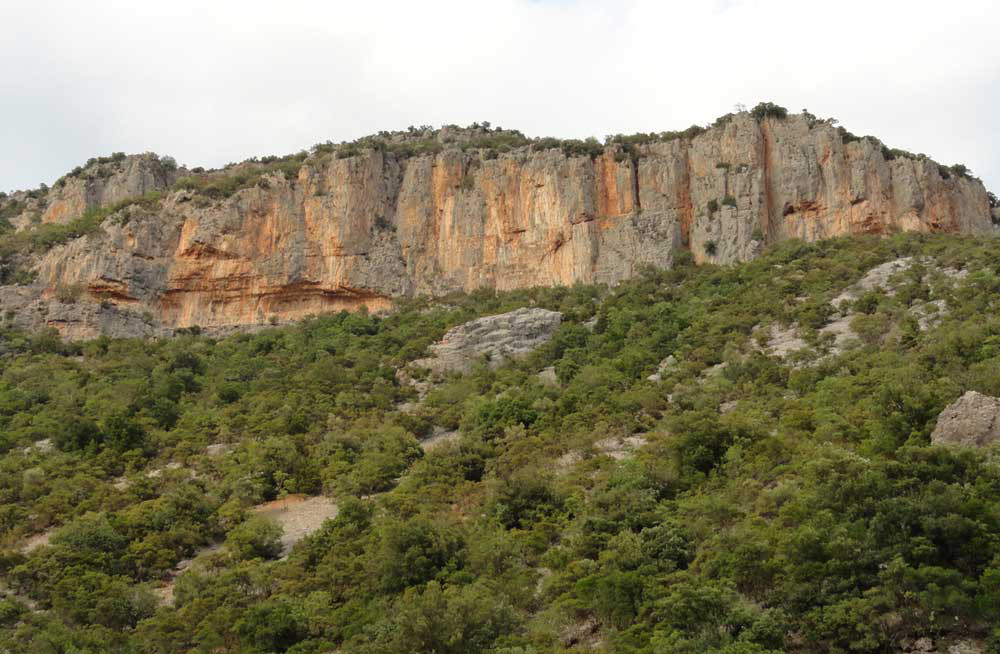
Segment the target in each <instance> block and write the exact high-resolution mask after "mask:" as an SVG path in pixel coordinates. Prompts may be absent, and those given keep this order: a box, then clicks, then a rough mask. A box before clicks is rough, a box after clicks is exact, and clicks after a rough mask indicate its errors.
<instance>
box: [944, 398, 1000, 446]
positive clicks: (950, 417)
mask: <svg viewBox="0 0 1000 654" xmlns="http://www.w3.org/2000/svg"><path fill="white" fill-rule="evenodd" d="M997 441H1000V398H995V397H990V396H989V395H983V394H982V393H977V392H976V391H967V392H966V393H965V394H964V395H962V397H960V398H958V399H957V400H955V401H954V402H953V403H951V404H949V405H948V406H947V407H945V409H944V410H943V411H942V412H941V414H940V415H939V416H938V421H937V426H936V427H934V431H933V433H931V442H932V443H933V444H935V445H957V446H963V447H986V446H988V445H991V444H993V443H996V442H997Z"/></svg>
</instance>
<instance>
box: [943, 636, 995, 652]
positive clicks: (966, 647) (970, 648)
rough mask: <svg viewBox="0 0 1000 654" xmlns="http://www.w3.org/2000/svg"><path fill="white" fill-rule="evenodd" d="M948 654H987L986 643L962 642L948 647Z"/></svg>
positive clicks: (975, 641)
mask: <svg viewBox="0 0 1000 654" xmlns="http://www.w3.org/2000/svg"><path fill="white" fill-rule="evenodd" d="M948 654H986V643H984V642H982V641H979V640H971V639H966V640H960V641H958V642H955V643H952V644H951V645H949V646H948Z"/></svg>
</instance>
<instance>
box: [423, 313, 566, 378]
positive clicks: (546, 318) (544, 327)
mask: <svg viewBox="0 0 1000 654" xmlns="http://www.w3.org/2000/svg"><path fill="white" fill-rule="evenodd" d="M561 322H562V314H561V313H559V312H558V311H548V310H546V309H529V308H522V309H517V310H516V311H511V312H509V313H501V314H499V315H496V316H486V317H484V318H478V319H476V320H472V321H470V322H467V323H465V324H463V325H459V326H458V327H455V328H453V329H450V330H448V333H446V334H445V335H444V338H443V339H441V341H440V342H438V343H435V344H434V345H432V346H431V347H430V350H431V352H432V354H433V356H431V357H428V358H426V359H419V360H417V361H415V362H414V365H416V366H419V367H423V368H429V369H431V370H432V371H433V372H437V373H447V372H463V373H464V372H468V371H469V370H471V369H472V367H473V366H474V365H475V364H476V363H477V362H479V361H484V362H486V363H487V365H489V366H490V367H494V368H495V367H497V366H499V365H500V364H502V363H503V362H504V360H506V359H517V358H520V357H522V356H525V355H527V354H529V353H530V352H531V351H532V350H534V349H535V348H537V347H538V346H539V345H542V344H543V343H545V342H546V341H548V340H549V339H550V338H552V334H553V333H555V330H556V328H557V327H559V324H560V323H561Z"/></svg>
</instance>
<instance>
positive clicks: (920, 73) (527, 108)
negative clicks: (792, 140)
mask: <svg viewBox="0 0 1000 654" xmlns="http://www.w3.org/2000/svg"><path fill="white" fill-rule="evenodd" d="M998 38H1000V12H998V11H997V10H996V9H995V7H994V5H993V2H990V1H987V0H981V1H980V0H953V2H951V3H950V4H947V5H946V4H945V3H941V2H939V1H935V2H925V1H923V0H865V1H856V0H838V1H837V2H829V1H823V2H813V1H811V0H697V1H695V0H684V1H673V0H626V1H614V2H598V1H597V0H534V1H531V0H491V1H489V2H478V1H475V0H462V1H458V0H454V1H453V0H440V1H435V0H425V1H424V2H410V1H406V2H382V1H378V0H367V1H366V2H351V3H347V2H338V1H335V0H331V1H328V2H319V1H316V2H305V1H295V0H285V1H283V2H273V3H270V2H260V3H257V2H253V1H251V0H240V1H238V2H221V1H220V2H205V1H204V0H201V1H199V2H188V1H186V0H172V1H171V2H155V3H153V2H148V3H147V2H137V1H135V0H129V1H124V0H102V2H97V3H89V2H76V1H65V2H55V1H46V0H23V1H22V0H5V1H4V2H3V4H2V6H0V85H2V86H0V89H2V90H0V143H2V147H0V189H3V190H11V189H15V188H29V187H35V186H37V185H38V184H39V183H40V182H46V183H50V184H51V183H52V182H53V181H54V180H55V179H56V178H58V177H59V176H60V175H62V174H63V173H65V172H67V171H68V170H70V169H71V168H72V167H73V166H75V165H78V164H81V163H83V162H84V161H85V160H86V159H87V158H89V157H92V156H97V155H104V154H108V153H110V152H112V151H118V150H121V151H126V152H143V151H147V150H152V151H155V152H158V153H160V154H170V155H172V156H174V157H175V158H176V159H177V160H178V161H179V162H181V163H184V164H187V165H189V166H197V165H202V166H218V165H222V164H225V163H226V162H229V161H238V160H241V159H245V158H246V157H249V156H258V155H267V154H287V153H289V152H294V151H297V150H300V149H302V148H306V147H308V146H310V145H312V144H314V143H317V142H320V141H325V140H327V139H330V140H333V141H341V140H347V139H354V138H357V137H359V136H362V135H365V134H369V133H373V132H377V131H379V130H382V129H401V128H405V127H406V126H408V125H421V124H433V125H439V124H443V123H458V124H463V125H464V124H468V123H471V122H473V121H482V120H489V121H491V122H492V123H493V124H494V125H502V126H504V127H511V128H517V129H520V130H521V131H523V132H525V133H526V134H527V135H529V136H560V137H585V136H597V137H598V138H600V137H603V136H604V135H605V134H610V133H617V132H625V133H628V132H636V131H663V130H668V129H683V128H685V127H687V126H689V125H691V124H692V123H699V124H705V123H709V122H711V121H712V120H713V119H714V118H715V117H717V116H719V115H721V114H723V113H726V112H728V111H731V110H732V107H733V105H734V104H735V103H737V102H742V103H744V104H747V105H752V104H754V103H756V102H758V101H760V100H771V101H774V102H777V103H779V104H782V105H784V106H786V107H788V108H789V109H792V110H796V111H797V110H799V109H801V108H808V109H809V110H810V111H812V112H813V113H815V114H817V115H818V116H820V117H829V116H834V117H836V118H838V119H839V120H840V121H841V124H843V125H844V126H845V127H847V128H848V129H849V130H851V131H852V132H854V133H856V134H859V135H862V134H872V135H875V136H878V137H879V138H881V139H882V140H883V141H885V143H886V144H888V145H889V146H890V147H898V148H903V149H907V150H911V151H913V152H924V153H926V154H928V155H930V156H932V157H933V158H935V159H937V160H938V161H941V162H942V163H946V164H951V163H957V162H961V163H964V164H966V165H968V166H969V167H970V168H971V169H972V170H973V172H974V173H975V174H977V175H979V176H980V177H982V178H983V180H984V182H986V185H987V187H988V188H991V189H993V190H995V191H998V192H1000V129H998V128H997V124H996V123H997V121H998V115H1000V112H998V109H997V108H998V107H1000V48H998V47H997V41H998Z"/></svg>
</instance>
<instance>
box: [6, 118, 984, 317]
mask: <svg viewBox="0 0 1000 654" xmlns="http://www.w3.org/2000/svg"><path fill="white" fill-rule="evenodd" d="M430 137H431V138H435V139H437V140H438V141H437V142H438V145H439V147H438V148H437V149H439V150H440V151H439V152H436V153H434V154H425V155H416V156H413V155H407V156H404V155H401V154H399V152H398V151H395V150H392V149H386V148H368V149H358V150H357V151H355V152H350V153H344V154H345V155H346V154H349V155H350V156H344V157H343V158H340V155H338V156H331V155H330V154H328V153H326V154H321V153H319V152H318V151H317V152H315V153H313V154H312V155H310V156H309V157H307V158H305V159H304V160H303V161H302V162H301V166H299V167H298V168H297V170H293V171H291V172H290V173H288V174H279V173H273V172H272V173H267V172H265V173H261V174H260V176H259V180H258V181H257V182H256V183H255V184H252V185H249V186H248V187H247V188H242V189H240V190H237V191H236V192H235V193H233V194H231V195H228V196H222V197H217V196H211V195H204V194H200V193H198V192H196V191H194V192H193V191H190V190H183V189H178V188H176V186H175V189H174V190H172V191H169V192H168V193H166V194H165V196H164V198H163V199H162V201H160V202H159V203H158V205H157V206H133V207H129V208H127V209H123V210H122V212H120V213H119V214H117V215H115V216H112V217H110V218H109V219H108V220H107V221H106V222H105V223H104V225H103V226H102V229H101V230H100V231H99V232H98V233H96V234H94V235H91V236H86V237H82V238H80V239H77V240H75V241H72V242H69V243H67V244H66V245H63V246H60V247H56V248H54V249H52V250H51V251H49V252H48V253H47V254H46V255H45V256H43V257H41V258H40V259H38V260H36V261H35V262H34V263H33V268H34V270H35V272H36V273H37V276H36V278H37V282H36V283H35V284H34V285H32V286H30V287H26V288H28V289H29V295H30V297H31V299H30V304H37V303H41V305H40V306H44V307H47V309H48V310H47V311H42V310H37V309H33V310H32V311H30V312H29V311H27V307H28V305H27V304H25V303H24V302H23V297H22V296H23V294H20V293H14V294H11V293H7V294H2V295H0V308H5V309H14V310H15V311H17V312H18V313H22V314H24V315H22V316H19V317H18V320H19V321H20V322H22V323H26V324H31V325H33V326H38V325H45V324H48V325H52V326H55V327H57V328H59V329H60V330H62V331H64V332H65V333H69V334H72V335H74V336H77V337H84V336H88V335H89V336H93V335H96V334H98V333H100V332H101V330H102V329H105V330H106V329H107V328H108V324H109V322H111V323H114V324H115V325H117V326H118V327H120V328H121V329H124V330H129V329H132V327H133V326H134V325H136V324H137V323H143V324H147V325H148V329H149V330H152V331H156V330H169V329H172V328H177V327H190V326H195V325H197V326H201V327H207V328H225V327H234V326H247V325H260V324H267V323H268V322H272V321H279V322H283V321H288V320H295V319H298V318H301V317H304V316H306V315H309V314H314V313H320V312H325V311H332V310H340V309H347V310H354V309H358V308H360V307H361V306H366V307H367V308H368V309H370V310H382V309H388V308H390V307H391V306H392V303H393V299H394V298H397V297H401V296H412V295H417V294H434V295H436V294H443V293H447V292H451V291H456V290H461V291H471V290H474V289H477V288H483V287H486V288H494V289H499V290H508V289H514V288H523V287H528V286H551V285H560V284H573V283H576V282H582V283H609V284H614V283H617V282H619V281H621V280H624V279H627V278H629V277H631V276H633V275H635V274H636V273H637V272H638V271H639V270H640V269H641V267H643V266H646V265H652V266H656V267H661V268H664V267H669V266H670V265H671V264H672V262H673V260H674V257H675V255H676V253H677V252H679V251H682V250H689V251H690V252H691V253H692V255H693V257H694V259H695V260H696V261H697V262H714V263H731V262H738V261H744V260H747V259H749V258H752V257H753V256H755V255H756V254H757V253H758V252H759V250H760V248H761V247H762V246H763V245H764V244H766V243H771V242H775V241H780V240H783V239H788V238H802V239H806V240H815V239H821V238H827V237H832V236H839V235H846V234H863V233H867V234H882V233H888V232H892V231H897V230H912V231H924V232H951V233H963V234H993V233H997V228H995V227H994V225H993V220H992V216H991V207H990V199H989V197H988V195H987V193H986V190H985V189H984V188H983V186H982V184H981V183H980V182H979V181H978V180H974V179H970V178H966V177H963V176H961V175H958V174H950V173H948V171H947V170H946V169H942V168H941V167H939V166H938V165H937V164H935V163H934V162H932V161H930V160H929V159H926V158H916V157H913V158H908V157H900V156H897V157H895V158H892V157H891V155H890V159H886V154H885V152H886V151H885V150H884V149H883V146H881V144H880V143H878V142H877V141H874V140H872V139H861V140H852V141H849V142H846V143H845V142H844V141H845V139H843V138H842V137H841V135H840V133H838V131H837V129H836V128H835V127H833V126H832V125H830V124H828V123H827V122H824V121H815V120H814V119H812V118H811V117H808V116H804V115H803V116H789V117H788V118H786V119H783V120H778V119H775V118H767V119H764V120H762V121H758V120H756V119H754V118H753V117H752V116H751V115H750V114H747V113H741V114H737V115H735V116H733V117H732V118H731V119H730V120H728V122H726V123H725V124H722V125H719V126H717V127H713V128H711V129H709V130H707V131H705V132H704V133H702V134H700V135H697V136H694V137H693V138H674V139H661V140H659V141H657V142H650V143H646V144H642V145H638V146H634V147H632V148H629V149H624V148H623V147H622V146H620V145H609V146H607V147H605V148H604V149H603V151H599V153H596V154H594V155H593V156H591V155H589V154H581V155H572V154H566V153H565V152H564V151H563V150H561V149H558V148H548V149H545V148H544V146H542V145H534V146H531V147H527V146H525V147H517V148H514V149H512V150H510V151H507V152H500V153H499V154H498V153H497V152H495V151H488V150H484V149H476V148H466V149H464V150H463V149H461V148H459V147H457V146H456V145H455V144H454V143H452V142H449V141H450V139H451V138H452V136H451V135H449V134H448V133H447V130H441V131H440V132H437V133H434V134H431V135H430ZM89 171H90V169H87V171H85V173H86V174H87V175H89V176H90V178H89V179H84V178H81V177H72V178H68V180H67V181H66V183H65V184H63V185H62V186H61V187H60V188H54V189H52V190H50V191H49V193H48V195H47V196H45V197H44V198H42V199H25V198H23V197H22V198H21V200H23V201H24V205H25V207H26V208H25V209H24V211H23V212H22V213H21V214H19V216H18V217H17V218H16V219H15V220H14V221H13V222H14V223H15V224H23V223H25V220H26V219H25V218H24V216H26V215H29V214H31V215H34V216H36V217H38V216H40V220H42V221H47V222H65V221H66V220H69V219H71V218H73V217H76V216H78V215H79V214H80V213H82V211H83V208H85V207H87V206H95V205H107V204H108V203H110V202H115V201H118V200H121V199H123V198H124V197H132V196H136V195H141V194H143V193H146V192H148V191H150V190H162V189H167V188H168V187H170V186H171V185H172V184H174V181H175V178H176V177H177V175H180V174H184V173H186V171H183V170H181V171H176V170H173V169H170V167H169V166H164V165H163V164H162V162H161V160H159V159H157V158H155V157H153V156H145V158H144V157H132V158H128V159H127V160H126V161H125V162H118V167H117V168H114V169H113V171H112V170H111V169H109V172H107V174H106V175H105V174H104V173H101V174H97V173H94V174H91V173H90V172H89ZM238 173H239V167H237V168H235V169H232V170H230V171H224V172H220V173H213V174H214V175H215V177H220V176H221V177H224V176H225V175H236V174H238ZM213 179H214V178H213ZM22 195H23V194H22ZM16 196H17V194H15V196H14V197H13V199H17V197H16ZM11 200H12V199H11V198H9V199H8V200H7V201H0V211H3V210H4V206H5V204H4V202H6V203H7V204H8V205H9V203H10V202H11ZM66 288H71V289H77V288H78V289H82V294H81V297H80V300H79V301H78V302H77V303H76V305H75V306H76V309H74V310H73V311H69V310H66V309H63V310H62V313H63V314H66V313H70V314H72V316H63V317H62V318H58V319H56V318H52V319H50V318H48V317H47V315H48V314H52V313H53V312H55V313H58V311H56V309H55V308H54V307H53V305H52V298H54V297H55V296H57V295H59V294H60V293H59V291H60V289H66ZM102 300H103V301H104V303H105V305H107V306H110V309H107V310H109V311H114V312H116V313H123V312H124V313H133V314H136V315H143V314H147V313H148V314H149V315H151V316H152V320H146V321H143V320H138V321H137V320H136V319H135V318H128V319H122V320H118V319H117V318H116V319H114V320H112V319H111V318H108V319H103V318H102V319H100V320H96V321H95V319H94V316H93V315H92V313H88V312H85V311H83V310H82V307H83V306H84V305H85V304H86V303H95V302H100V301H102ZM73 316H76V317H75V318H74V317H73Z"/></svg>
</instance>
